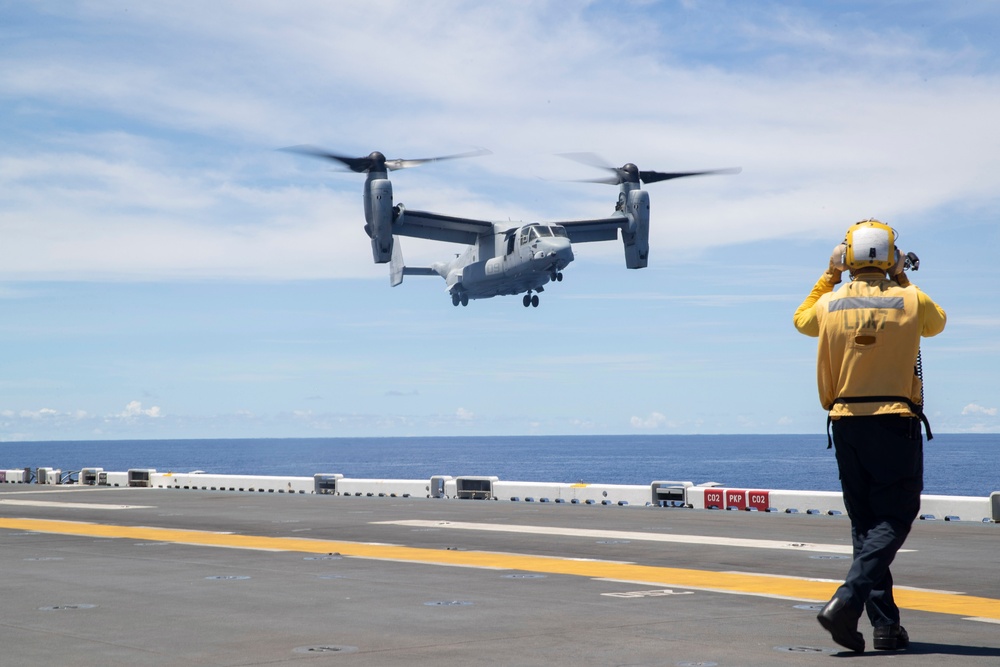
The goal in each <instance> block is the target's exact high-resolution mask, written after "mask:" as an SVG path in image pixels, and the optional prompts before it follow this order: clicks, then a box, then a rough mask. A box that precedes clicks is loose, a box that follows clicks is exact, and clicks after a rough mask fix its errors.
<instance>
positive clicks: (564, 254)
mask: <svg viewBox="0 0 1000 667" xmlns="http://www.w3.org/2000/svg"><path fill="white" fill-rule="evenodd" d="M552 258H555V259H556V260H558V263H559V266H560V267H564V266H566V265H567V264H569V263H570V262H572V261H573V247H572V246H571V245H570V242H569V239H567V238H563V237H558V236H556V237H551V238H546V239H539V241H538V245H537V246H536V250H535V259H537V260H542V259H552Z"/></svg>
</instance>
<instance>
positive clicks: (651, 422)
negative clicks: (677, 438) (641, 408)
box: [629, 412, 669, 431]
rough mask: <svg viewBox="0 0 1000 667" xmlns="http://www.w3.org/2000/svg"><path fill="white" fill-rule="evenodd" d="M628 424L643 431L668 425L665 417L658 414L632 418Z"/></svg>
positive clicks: (652, 413)
mask: <svg viewBox="0 0 1000 667" xmlns="http://www.w3.org/2000/svg"><path fill="white" fill-rule="evenodd" d="M629 423H631V424H632V428H636V429H640V430H644V431H649V430H654V429H659V428H663V427H664V426H668V425H669V422H668V421H667V418H666V416H665V415H663V414H661V413H659V412H651V413H650V414H649V416H647V417H632V419H630V420H629Z"/></svg>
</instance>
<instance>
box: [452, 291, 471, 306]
mask: <svg viewBox="0 0 1000 667" xmlns="http://www.w3.org/2000/svg"><path fill="white" fill-rule="evenodd" d="M458 304H462V305H463V306H468V305H469V295H468V294H466V293H464V292H463V293H462V294H459V293H458V292H452V293H451V305H453V306H457V305H458Z"/></svg>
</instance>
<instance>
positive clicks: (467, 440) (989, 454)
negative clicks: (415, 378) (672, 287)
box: [0, 433, 1000, 496]
mask: <svg viewBox="0 0 1000 667" xmlns="http://www.w3.org/2000/svg"><path fill="white" fill-rule="evenodd" d="M826 444H827V442H826V435H825V434H810V435H646V436H631V435H614V436H520V437H508V436H504V437H499V436H498V437H488V436H484V437H421V438H294V439H239V440H237V439H228V440H227V439H216V440H112V441H76V442H0V470H8V469H10V470H13V469H19V468H27V467H31V468H38V467H52V468H60V469H62V470H63V472H66V471H70V470H79V469H80V468H85V467H86V468H91V467H93V468H104V469H105V470H112V471H125V470H128V469H130V468H155V469H156V470H158V471H160V472H191V471H193V470H203V471H205V472H208V473H217V474H252V475H287V476H299V477H311V476H312V475H313V474H315V473H341V474H343V475H344V476H345V477H353V478H390V479H430V477H432V476H433V475H451V476H455V477H457V476H459V475H496V476H497V477H499V478H500V479H502V480H510V481H531V482H587V483H600V484H649V483H650V482H653V481H658V480H673V481H690V482H694V483H695V484H701V483H703V482H719V483H721V484H724V485H726V486H731V487H736V488H762V489H801V490H818V491H839V490H840V485H839V484H840V483H839V481H838V478H837V463H836V460H835V459H834V454H833V450H828V449H826ZM924 461H925V465H924V468H925V472H924V493H927V494H942V495H959V496H988V495H989V494H990V493H991V492H993V491H1000V434H948V433H944V434H936V435H935V437H934V440H932V441H930V442H924Z"/></svg>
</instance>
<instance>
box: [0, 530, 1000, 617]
mask: <svg viewBox="0 0 1000 667" xmlns="http://www.w3.org/2000/svg"><path fill="white" fill-rule="evenodd" d="M0 528H8V529H11V530H26V531H33V532H38V533H53V534H58V535H80V536H86V537H108V538H127V539H133V540H141V541H151V542H173V543H177V544H189V545H199V546H213V547H230V548H235V549H254V550H267V551H293V552H302V553H321V554H327V553H339V554H340V555H342V556H347V557H354V558H365V559H372V560H391V561H398V562H407V563H421V564H430V565H452V566H461V567H477V568H489V569H502V570H522V571H525V572H536V573H546V574H564V575H573V576H579V577H588V578H593V579H612V580H617V581H627V582H632V583H640V584H642V583H644V584H649V585H655V586H672V587H675V588H687V589H695V590H707V591H718V592H723V593H737V594H743V595H761V596H766V597H780V598H788V599H793V600H806V601H816V602H824V601H826V600H828V599H829V598H830V597H831V596H832V595H833V593H834V591H835V590H836V588H837V584H835V583H830V582H828V581H815V580H811V579H806V578H797V577H784V576H773V575H762V574H752V573H739V572H712V571H710V570H692V569H686V568H675V567H657V566H652V565H637V564H634V563H616V562H612V561H593V560H581V559H573V558H557V557H549V556H531V555H527V554H516V553H495V552H486V551H447V550H441V549H425V548H416V547H406V546H395V545H388V544H366V543H362V542H340V541H336V540H312V539H303V538H296V537H265V536H261V535H231V534H226V533H212V532H204V531H197V530H180V529H173V528H155V527H149V526H112V525H104V524H96V523H81V522H73V521H50V520H44V519H17V518H0ZM895 599H896V603H897V604H899V606H900V607H903V608H906V609H915V610H920V611H928V612H934V613H939V614H952V615H956V616H962V617H978V618H979V619H994V620H1000V600H995V599H993V598H984V597H976V596H971V595H962V594H955V593H945V592H940V591H921V590H911V589H897V590H896V591H895Z"/></svg>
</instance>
